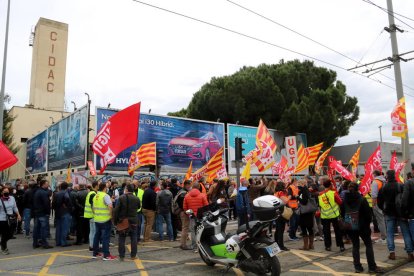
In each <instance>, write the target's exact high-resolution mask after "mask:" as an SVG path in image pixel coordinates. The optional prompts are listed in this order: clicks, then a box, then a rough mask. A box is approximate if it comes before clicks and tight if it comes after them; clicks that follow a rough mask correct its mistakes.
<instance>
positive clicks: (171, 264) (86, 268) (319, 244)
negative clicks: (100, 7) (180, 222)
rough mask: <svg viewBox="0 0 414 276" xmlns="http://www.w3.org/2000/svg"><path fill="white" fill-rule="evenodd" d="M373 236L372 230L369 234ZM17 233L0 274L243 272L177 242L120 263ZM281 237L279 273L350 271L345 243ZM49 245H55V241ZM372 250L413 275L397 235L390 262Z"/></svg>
mask: <svg viewBox="0 0 414 276" xmlns="http://www.w3.org/2000/svg"><path fill="white" fill-rule="evenodd" d="M235 229H236V222H235V221H231V222H230V223H229V226H228V230H229V231H235ZM53 230H54V229H53V228H52V234H53ZM376 236H377V235H375V234H374V237H373V238H374V239H376V238H377V237H376ZM16 237H17V239H14V240H10V241H9V243H8V245H9V250H10V255H0V275H138V273H139V274H140V275H144V276H145V275H243V273H242V272H241V271H239V270H237V269H231V270H230V271H228V272H227V273H226V269H225V267H223V266H218V265H217V266H215V267H208V266H207V265H205V264H204V263H203V262H202V261H201V259H200V257H199V255H198V254H197V253H194V252H192V251H183V250H181V249H179V243H178V242H167V241H164V242H159V241H158V242H151V243H145V244H140V245H139V246H138V259H136V260H130V259H128V254H127V258H125V261H124V262H121V261H119V260H116V261H110V262H108V261H102V260H101V259H96V260H94V259H91V254H90V252H89V250H88V246H87V245H83V246H75V245H74V246H71V247H65V248H56V247H55V248H53V249H32V246H31V244H32V243H31V240H29V239H25V238H24V237H23V236H22V235H16ZM154 238H155V236H154ZM285 238H286V242H285V245H286V246H287V247H288V248H290V249H291V250H290V251H287V252H282V253H280V254H279V255H278V257H279V260H280V263H281V266H282V275H354V269H353V263H352V248H351V245H346V248H347V249H346V251H345V252H343V253H341V252H339V248H336V247H333V248H332V251H331V252H327V251H325V250H324V245H323V241H316V242H315V250H312V251H303V250H299V248H300V247H301V246H302V241H297V242H294V241H287V236H285ZM112 242H113V243H114V244H115V246H113V247H111V253H112V254H113V255H116V256H117V255H118V250H117V247H116V243H117V239H116V238H113V239H112ZM50 243H51V245H54V240H53V239H52V240H51V241H50ZM127 250H128V249H127ZM374 251H375V259H376V262H377V265H378V266H379V267H381V268H383V269H384V270H385V271H386V273H385V275H414V263H408V261H407V255H406V253H405V252H404V244H403V241H402V237H401V236H397V237H396V255H397V259H396V260H395V261H392V260H389V259H388V250H387V246H386V244H379V243H375V244H374ZM127 252H128V251H127ZM361 261H362V264H363V266H364V268H365V273H366V272H367V269H368V267H367V265H366V260H365V250H364V247H363V246H362V248H361ZM244 275H253V274H244ZM358 275H364V274H358ZM365 275H367V274H365Z"/></svg>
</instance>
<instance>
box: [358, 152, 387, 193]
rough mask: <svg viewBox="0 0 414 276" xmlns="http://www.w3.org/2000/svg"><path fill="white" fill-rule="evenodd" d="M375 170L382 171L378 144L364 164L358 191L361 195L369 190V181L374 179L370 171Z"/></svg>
mask: <svg viewBox="0 0 414 276" xmlns="http://www.w3.org/2000/svg"><path fill="white" fill-rule="evenodd" d="M375 170H379V171H382V165H381V147H380V146H378V147H377V148H376V149H375V151H374V153H373V154H372V155H371V156H370V157H369V159H368V161H367V163H366V164H365V175H364V178H363V179H362V181H361V184H360V185H359V191H360V192H361V194H362V195H363V196H365V195H366V194H367V193H369V191H370V190H371V183H372V181H373V180H374V175H373V174H372V173H373V172H374V171H375Z"/></svg>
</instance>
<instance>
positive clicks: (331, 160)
mask: <svg viewBox="0 0 414 276" xmlns="http://www.w3.org/2000/svg"><path fill="white" fill-rule="evenodd" d="M333 160H335V157H333V156H328V177H329V179H330V180H331V181H332V183H335V179H334V176H335V175H334V174H335V170H334V169H332V168H331V166H329V164H330V163H331V162H333ZM334 186H335V185H334ZM335 188H336V187H335Z"/></svg>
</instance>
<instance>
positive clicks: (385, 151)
mask: <svg viewBox="0 0 414 276" xmlns="http://www.w3.org/2000/svg"><path fill="white" fill-rule="evenodd" d="M378 145H381V157H382V167H383V169H384V170H387V169H388V167H389V164H390V160H391V156H392V153H393V152H394V151H396V153H397V158H398V161H399V162H403V160H402V150H401V144H394V143H387V142H379V141H373V142H367V143H360V144H351V145H344V146H336V147H333V148H332V150H331V153H330V155H332V156H334V157H335V158H336V159H337V160H341V161H342V164H343V165H344V166H345V167H346V166H348V165H349V160H351V158H352V156H353V155H354V153H355V152H356V151H357V149H358V147H359V146H361V153H360V157H359V160H360V161H359V166H358V173H360V174H362V173H364V165H365V163H366V161H367V160H368V158H369V157H370V156H371V154H372V153H373V152H374V151H375V149H376V148H377V147H378ZM410 159H411V162H414V144H411V145H410Z"/></svg>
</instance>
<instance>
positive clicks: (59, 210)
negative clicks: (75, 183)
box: [52, 190, 74, 218]
mask: <svg viewBox="0 0 414 276" xmlns="http://www.w3.org/2000/svg"><path fill="white" fill-rule="evenodd" d="M52 205H53V209H54V210H55V214H56V217H57V218H60V217H62V216H63V215H65V214H70V215H71V214H72V212H73V210H74V207H73V204H72V199H71V198H70V193H69V191H68V190H62V191H59V192H58V193H56V194H55V195H54V196H53V203H52Z"/></svg>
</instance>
